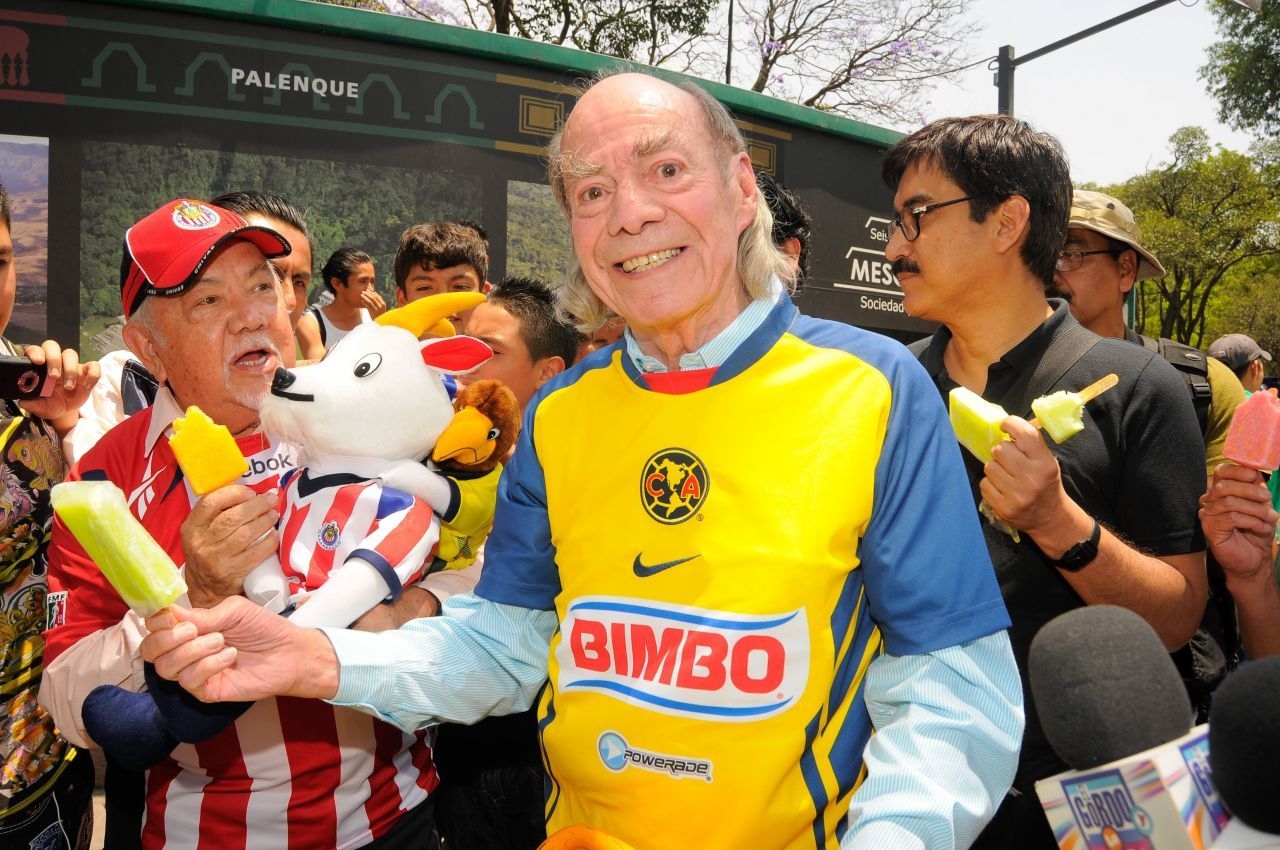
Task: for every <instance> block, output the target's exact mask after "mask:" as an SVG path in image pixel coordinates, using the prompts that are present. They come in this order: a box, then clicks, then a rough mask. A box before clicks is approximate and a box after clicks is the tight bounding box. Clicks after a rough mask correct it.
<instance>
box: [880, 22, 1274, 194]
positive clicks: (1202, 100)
mask: <svg viewBox="0 0 1280 850" xmlns="http://www.w3.org/2000/svg"><path fill="white" fill-rule="evenodd" d="M1266 2H1280V0H1266ZM1184 4H1185V5H1184ZM1143 5H1145V3H1144V2H1143V0H974V2H973V4H972V6H971V14H973V15H974V16H975V17H976V18H977V19H978V20H979V21H980V22H981V24H982V26H983V32H982V34H981V35H979V37H978V42H977V44H975V46H974V48H973V51H972V54H973V58H974V59H975V60H976V59H979V58H980V57H982V56H992V57H994V56H995V55H996V53H997V51H998V50H999V48H1000V46H1001V45H1005V44H1009V45H1012V46H1013V48H1014V51H1015V53H1014V55H1015V57H1016V56H1019V55H1026V54H1028V53H1031V52H1032V51H1034V50H1038V49H1040V48H1041V47H1045V46H1047V45H1049V44H1052V43H1053V42H1055V41H1058V40H1060V39H1063V38H1066V37H1068V36H1070V35H1072V34H1074V33H1076V32H1079V31H1081V30H1084V29H1087V28H1089V27H1091V26H1094V25H1095V24H1099V23H1102V22H1103V21H1106V20H1109V19H1111V18H1114V17H1116V16H1117V15H1121V14H1124V13H1125V12H1128V11H1130V10H1133V9H1136V8H1139V7H1140V6H1143ZM1216 40H1217V29H1216V26H1215V19H1214V17H1213V15H1212V13H1211V12H1210V11H1209V9H1208V8H1207V6H1206V3H1205V0H1198V2H1195V3H1194V4H1192V3H1191V0H1175V2H1173V3H1170V4H1168V5H1167V6H1162V7H1161V8H1159V9H1156V10H1155V11H1153V12H1148V13H1146V14H1144V15H1141V16H1139V17H1136V18H1133V19H1132V20H1129V21H1126V22H1125V23H1122V24H1119V25H1117V26H1115V27H1112V28H1111V29H1109V30H1106V31H1104V32H1101V33H1097V34H1095V35H1092V36H1089V37H1088V38H1085V39H1082V40H1081V41H1077V42H1076V43H1075V44H1071V45H1068V46H1066V47H1063V48H1061V49H1059V50H1057V51H1055V52H1053V53H1049V54H1046V55H1044V56H1041V57H1039V58H1037V59H1033V60H1032V61H1030V62H1028V63H1026V64H1025V65H1022V66H1020V67H1019V68H1018V69H1017V71H1016V72H1015V74H1014V101H1013V106H1014V114H1015V115H1017V116H1018V117H1019V118H1023V119H1025V120H1027V121H1029V122H1031V123H1032V124H1033V125H1034V126H1035V127H1037V128H1038V129H1041V130H1045V131H1047V132H1050V133H1053V134H1054V135H1055V136H1057V137H1058V138H1059V139H1060V140H1061V141H1062V143H1063V146H1064V147H1065V148H1066V151H1067V156H1068V158H1069V159H1070V161H1071V172H1072V175H1071V176H1072V180H1073V181H1074V182H1077V183H1082V182H1086V181H1090V182H1094V183H1099V184H1102V185H1106V184H1110V183H1119V182H1122V181H1124V180H1127V179H1128V178H1130V177H1134V176H1136V175H1139V174H1142V173H1144V172H1146V171H1148V170H1150V169H1152V168H1155V167H1157V166H1159V165H1160V164H1161V163H1163V162H1167V161H1168V159H1169V149H1168V141H1169V136H1170V135H1172V134H1173V132H1174V131H1175V130H1177V129H1178V128H1180V127H1185V126H1192V125H1193V126H1199V127H1203V128H1204V129H1205V130H1206V131H1207V132H1208V133H1209V138H1210V141H1212V142H1214V143H1217V144H1221V145H1223V146H1224V147H1226V148H1229V149H1231V150H1236V151H1241V152H1245V151H1246V150H1247V149H1248V146H1249V142H1250V137H1249V136H1248V135H1247V134H1244V133H1239V132H1236V131H1233V130H1231V129H1230V128H1228V127H1227V126H1225V125H1224V124H1222V123H1220V122H1219V121H1218V119H1217V103H1216V101H1214V100H1213V98H1212V97H1210V96H1209V95H1208V94H1207V93H1206V91H1205V84H1204V82H1203V81H1202V80H1200V78H1199V75H1198V71H1199V68H1200V67H1201V66H1202V65H1204V64H1205V61H1206V58H1205V49H1206V48H1207V47H1208V46H1209V45H1210V44H1212V43H1213V42H1214V41H1216ZM993 80H994V71H991V70H988V69H987V67H986V63H982V64H979V65H978V66H977V67H976V68H973V69H971V70H969V71H966V72H964V73H963V74H962V75H961V76H960V77H959V78H958V84H949V83H943V84H942V85H940V86H939V87H938V88H937V89H936V90H935V91H934V93H933V95H932V97H931V99H930V103H929V105H928V106H927V107H926V108H925V110H924V114H925V117H926V118H927V119H933V118H941V117H943V116H946V115H970V114H974V113H979V112H995V111H996V107H997V100H996V87H995V85H994V83H993ZM903 129H913V128H903Z"/></svg>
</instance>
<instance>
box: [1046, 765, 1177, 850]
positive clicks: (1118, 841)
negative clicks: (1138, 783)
mask: <svg viewBox="0 0 1280 850" xmlns="http://www.w3.org/2000/svg"><path fill="white" fill-rule="evenodd" d="M1062 791H1063V794H1064V795H1065V796H1066V798H1067V805H1068V806H1070V807H1071V815H1072V817H1074V818H1075V821H1076V826H1078V827H1079V828H1080V834H1081V835H1083V836H1084V846H1085V848H1086V850H1154V845H1152V843H1151V837H1150V836H1151V833H1152V831H1153V830H1154V829H1155V824H1154V823H1153V822H1152V820H1151V815H1149V814H1148V813H1147V810H1146V809H1144V808H1142V807H1141V806H1139V805H1137V804H1136V803H1135V802H1134V801H1133V794H1132V793H1131V792H1130V791H1129V786H1128V785H1126V784H1125V781H1124V777H1123V776H1121V774H1120V771H1118V770H1107V771H1103V772H1101V773H1095V774H1092V775H1089V776H1081V777H1078V778H1075V779H1070V780H1062Z"/></svg>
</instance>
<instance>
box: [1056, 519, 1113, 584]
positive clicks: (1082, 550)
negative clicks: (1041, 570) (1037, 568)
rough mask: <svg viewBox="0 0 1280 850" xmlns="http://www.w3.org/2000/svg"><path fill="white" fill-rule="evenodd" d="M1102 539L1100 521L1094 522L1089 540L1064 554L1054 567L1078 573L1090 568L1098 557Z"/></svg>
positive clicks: (1081, 542) (1082, 541) (1083, 541)
mask: <svg viewBox="0 0 1280 850" xmlns="http://www.w3.org/2000/svg"><path fill="white" fill-rule="evenodd" d="M1101 537H1102V529H1101V527H1100V526H1099V525H1098V521H1097V520H1094V522H1093V531H1091V532H1090V533H1089V537H1088V539H1087V540H1081V541H1080V542H1079V543H1077V544H1076V545H1074V546H1072V547H1071V548H1070V549H1068V550H1067V551H1066V552H1064V553H1062V557H1061V558H1059V559H1058V560H1057V561H1056V562H1054V566H1056V567H1057V568H1058V569H1061V570H1067V571H1068V572H1076V571H1077V570H1082V569H1084V568H1085V567H1087V566H1089V565H1090V564H1092V563H1093V560H1094V559H1095V558H1097V557H1098V541H1099V539H1101Z"/></svg>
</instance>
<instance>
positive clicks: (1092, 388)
mask: <svg viewBox="0 0 1280 850" xmlns="http://www.w3.org/2000/svg"><path fill="white" fill-rule="evenodd" d="M1119 382H1120V377H1119V376H1118V375H1116V373H1115V372H1112V373H1111V374H1109V375H1103V376H1102V377H1101V378H1099V379H1098V380H1096V381H1094V382H1093V383H1092V384H1090V385H1089V386H1087V387H1085V388H1084V389H1082V390H1080V391H1079V392H1077V393H1076V395H1078V396H1080V404H1081V406H1084V405H1086V404H1088V403H1089V402H1091V401H1093V400H1094V399H1095V398H1097V397H1098V396H1100V395H1102V394H1103V393H1105V392H1106V391H1107V390H1109V389H1111V388H1112V387H1114V386H1115V385H1116V384H1117V383H1119ZM1030 424H1031V427H1033V428H1044V425H1042V424H1041V423H1040V418H1039V417H1036V418H1034V419H1032V420H1031V422H1030Z"/></svg>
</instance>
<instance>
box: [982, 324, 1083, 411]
mask: <svg viewBox="0 0 1280 850" xmlns="http://www.w3.org/2000/svg"><path fill="white" fill-rule="evenodd" d="M1101 341H1102V337H1100V336H1098V335H1097V334H1095V333H1094V332H1093V331H1091V330H1089V329H1088V328H1086V327H1085V326H1084V325H1082V324H1080V323H1079V322H1077V321H1075V320H1073V319H1070V317H1068V321H1067V322H1065V323H1064V325H1063V328H1062V330H1061V331H1060V332H1059V333H1058V335H1057V336H1055V337H1054V338H1053V340H1052V341H1051V342H1050V343H1049V347H1048V348H1046V349H1045V352H1044V356H1043V357H1041V358H1040V362H1039V363H1037V364H1036V368H1035V371H1033V372H1032V373H1031V377H1030V378H1028V379H1027V382H1026V383H1025V384H1023V385H1022V387H1021V388H1018V387H1014V388H1013V389H1012V390H1010V391H1009V393H1007V394H1006V395H1005V398H1004V404H1003V406H1004V409H1005V410H1007V411H1008V412H1010V413H1014V414H1015V415H1017V416H1024V415H1025V414H1026V413H1028V412H1030V410H1031V402H1032V401H1034V400H1035V399H1037V398H1039V397H1040V396H1042V395H1044V394H1045V393H1047V392H1048V391H1049V390H1050V389H1052V388H1053V386H1054V385H1055V384H1057V383H1058V381H1060V380H1062V376H1063V375H1065V374H1067V372H1069V371H1071V367H1072V366H1074V365H1076V363H1078V362H1079V361H1080V358H1081V357H1084V356H1085V355H1086V354H1088V353H1089V351H1090V350H1091V349H1092V348H1093V347H1094V346H1095V345H1097V344H1098V343H1099V342H1101Z"/></svg>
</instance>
